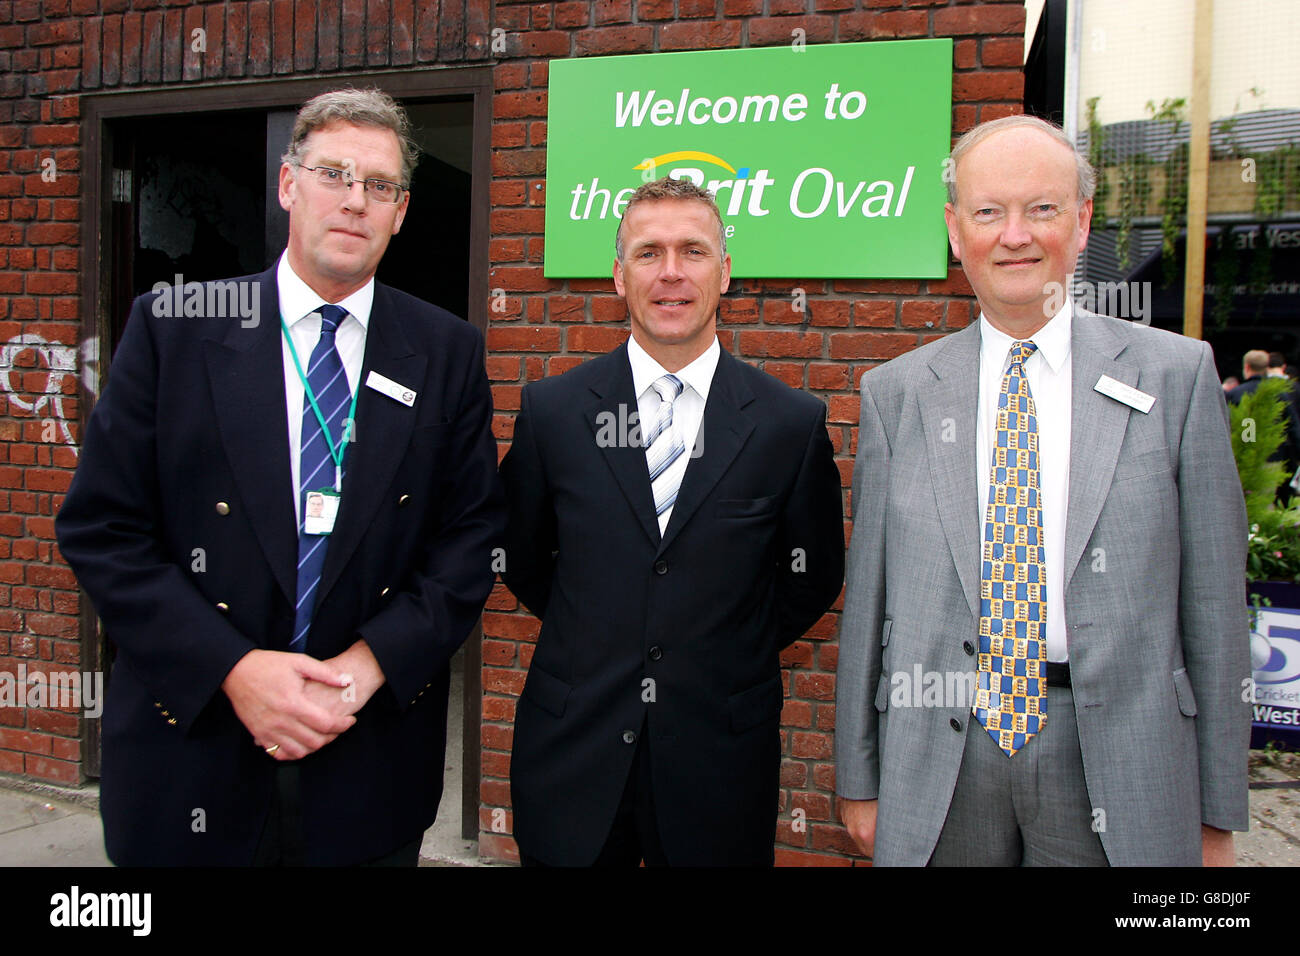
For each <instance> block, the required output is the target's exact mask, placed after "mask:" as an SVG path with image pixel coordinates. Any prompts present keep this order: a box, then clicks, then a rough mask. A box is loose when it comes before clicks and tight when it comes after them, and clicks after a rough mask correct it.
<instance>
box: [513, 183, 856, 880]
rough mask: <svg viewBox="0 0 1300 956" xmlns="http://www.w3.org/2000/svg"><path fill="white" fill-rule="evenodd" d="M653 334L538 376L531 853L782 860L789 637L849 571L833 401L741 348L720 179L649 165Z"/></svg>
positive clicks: (632, 861) (529, 483)
mask: <svg viewBox="0 0 1300 956" xmlns="http://www.w3.org/2000/svg"><path fill="white" fill-rule="evenodd" d="M616 253H617V259H616V260H615V263H614V284H615V287H616V288H617V290H618V292H619V294H620V295H622V296H623V297H624V299H626V301H627V306H628V312H629V313H630V316H631V325H632V338H631V339H630V340H629V341H628V343H627V344H626V345H624V346H621V347H619V348H618V349H615V350H614V351H613V352H611V353H609V354H608V355H604V356H602V357H600V358H597V359H594V360H593V361H591V362H588V363H587V364H585V365H583V366H581V367H580V368H576V369H573V370H572V371H570V372H568V373H566V374H565V375H562V376H559V377H558V378H549V379H544V380H543V381H540V382H534V383H533V384H531V385H529V386H527V387H526V388H525V389H524V392H523V400H522V407H521V410H520V412H519V416H518V418H517V419H516V422H515V433H514V442H513V444H512V445H511V448H510V452H509V454H507V455H506V458H505V460H504V461H503V462H502V474H503V476H504V479H505V484H506V490H507V494H506V497H507V500H508V502H509V521H508V522H507V535H506V538H507V545H506V568H505V572H504V577H505V581H506V584H507V585H508V586H509V587H510V589H511V590H512V591H514V593H515V594H516V595H517V596H518V597H519V599H520V600H521V601H522V602H523V603H524V604H525V605H527V607H528V609H529V610H530V611H532V612H533V613H534V614H536V615H537V616H538V617H540V618H541V619H542V631H541V635H540V637H539V638H538V643H537V653H536V654H535V655H534V657H533V660H532V663H531V665H530V666H529V670H528V681H527V683H526V684H525V685H524V692H523V696H522V697H521V698H520V701H519V707H518V710H517V712H516V715H515V737H514V747H513V752H512V756H511V764H510V784H511V795H512V800H513V806H514V813H515V819H514V823H515V827H514V830H515V838H516V840H517V841H518V844H519V851H520V856H521V860H522V862H523V863H524V864H526V865H529V864H537V865H550V866H586V865H590V864H594V865H597V866H635V865H637V864H638V863H640V862H641V861H643V860H644V861H645V862H646V864H647V865H674V866H700V865H742V866H762V865H766V866H770V865H771V864H772V862H773V843H774V841H775V835H776V813H777V800H778V777H779V772H780V763H781V739H780V716H781V708H782V701H783V691H782V685H781V668H780V663H779V655H780V653H781V650H782V649H783V648H785V647H786V646H787V645H789V644H790V643H791V642H793V641H794V640H796V639H797V638H799V637H800V636H801V635H802V634H803V633H804V632H805V631H806V630H807V629H808V628H809V627H810V626H812V625H813V624H814V623H815V622H816V621H817V619H818V618H819V617H820V616H821V615H822V614H823V613H824V612H825V611H826V609H827V608H828V607H830V605H831V603H832V602H833V601H834V600H835V598H836V596H837V595H838V594H839V592H840V588H841V586H842V585H843V582H844V516H843V510H842V506H841V492H840V478H839V471H838V470H837V469H836V467H835V463H834V460H833V458H832V452H831V443H830V439H829V437H828V436H827V434H826V406H825V405H824V404H823V403H822V402H821V401H819V400H818V399H817V398H815V397H813V396H811V395H808V394H807V393H804V392H800V391H797V390H795V389H792V388H790V387H789V386H787V385H785V384H783V383H781V382H780V381H778V380H777V379H775V378H773V377H772V376H770V375H767V374H765V373H763V372H760V371H758V370H756V369H754V368H752V367H751V366H749V365H747V364H745V363H744V362H741V361H738V360H737V359H735V358H733V357H732V356H731V355H730V354H728V353H727V352H726V351H725V350H723V349H722V348H720V346H719V343H718V338H717V334H716V331H715V323H716V316H717V308H718V297H719V295H720V294H721V293H722V292H724V291H726V288H727V283H728V281H729V278H730V271H731V258H730V257H729V256H728V255H727V249H726V242H725V236H724V233H723V227H722V220H721V217H720V216H719V215H718V210H717V206H716V205H715V203H714V201H713V198H712V196H710V194H709V193H707V192H705V191H704V190H702V189H698V188H697V187H695V186H694V185H692V184H691V183H690V182H684V181H677V180H670V179H668V180H660V181H658V182H655V183H649V184H647V185H645V186H642V187H641V188H640V189H639V190H638V191H637V192H636V193H635V194H634V195H633V196H632V198H631V199H630V200H629V202H628V204H627V206H626V207H625V211H624V215H623V219H622V221H621V224H620V228H619V233H618V240H617V242H616Z"/></svg>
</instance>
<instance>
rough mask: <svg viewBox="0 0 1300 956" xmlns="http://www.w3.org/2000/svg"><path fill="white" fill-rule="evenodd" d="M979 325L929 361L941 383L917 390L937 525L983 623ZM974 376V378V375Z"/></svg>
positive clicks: (950, 340)
mask: <svg viewBox="0 0 1300 956" xmlns="http://www.w3.org/2000/svg"><path fill="white" fill-rule="evenodd" d="M979 362H980V333H979V323H978V322H974V323H972V324H971V325H969V326H967V327H966V328H965V329H963V330H962V331H961V332H957V333H954V334H953V335H950V336H949V337H948V338H947V339H946V340H945V345H944V348H942V349H940V350H938V351H937V352H936V353H935V355H934V357H933V358H931V359H930V370H931V371H932V372H933V373H934V375H935V377H936V379H937V381H936V382H935V383H934V384H933V385H932V386H931V385H930V383H928V382H927V383H926V385H925V386H922V387H921V388H919V389H918V390H917V402H918V404H919V405H920V409H921V425H922V428H923V430H924V432H925V442H926V448H927V450H928V453H929V459H930V481H931V484H932V485H933V487H934V492H935V498H936V502H937V505H938V509H939V520H940V522H941V523H942V525H943V531H944V536H945V537H946V538H947V539H948V549H949V551H951V552H952V560H953V563H954V564H955V565H956V566H957V576H958V578H960V579H961V585H962V590H963V591H965V592H966V600H967V602H968V603H969V604H970V608H971V613H972V614H974V615H975V616H976V617H979V595H980V574H979V562H980V534H979V516H978V512H979V501H978V499H979V489H978V483H977V481H976V467H977V463H976V460H975V448H976V444H975V422H976V414H975V413H976V408H977V406H978V402H979V374H978V372H979ZM972 368H973V369H975V370H976V374H975V375H971V369H972Z"/></svg>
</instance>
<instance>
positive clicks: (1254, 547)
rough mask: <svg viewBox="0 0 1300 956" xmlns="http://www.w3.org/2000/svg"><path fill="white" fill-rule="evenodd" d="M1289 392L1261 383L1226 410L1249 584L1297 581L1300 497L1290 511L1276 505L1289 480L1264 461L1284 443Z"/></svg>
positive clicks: (1283, 384) (1274, 381)
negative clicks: (1245, 528)
mask: <svg viewBox="0 0 1300 956" xmlns="http://www.w3.org/2000/svg"><path fill="white" fill-rule="evenodd" d="M1290 388H1291V382H1290V381H1289V380H1288V379H1284V378H1266V379H1263V380H1262V381H1261V382H1260V383H1259V388H1258V389H1256V390H1255V391H1254V392H1253V393H1251V394H1248V395H1243V396H1242V398H1241V401H1240V402H1239V403H1238V404H1237V405H1230V406H1229V407H1228V418H1229V422H1230V427H1231V438H1232V454H1233V458H1235V459H1236V462H1237V475H1238V477H1239V478H1240V479H1241V490H1242V492H1243V494H1244V495H1245V499H1246V523H1247V524H1248V525H1249V527H1250V535H1249V538H1248V540H1247V552H1246V576H1247V577H1248V578H1249V579H1250V580H1252V581H1295V582H1300V498H1297V499H1294V500H1293V502H1292V504H1291V505H1290V506H1289V507H1284V506H1283V505H1282V504H1281V502H1279V501H1278V500H1277V490H1278V488H1279V487H1280V486H1281V485H1282V484H1283V483H1284V482H1287V481H1289V480H1290V479H1291V475H1290V474H1288V473H1287V470H1286V467H1285V466H1284V465H1283V464H1282V463H1281V462H1276V461H1269V458H1271V457H1272V456H1273V454H1274V453H1275V452H1276V451H1277V450H1278V448H1279V447H1281V445H1282V442H1283V441H1284V440H1285V439H1286V424H1285V422H1284V415H1285V412H1286V407H1285V401H1286V398H1285V395H1286V393H1287V392H1288V391H1289V390H1290Z"/></svg>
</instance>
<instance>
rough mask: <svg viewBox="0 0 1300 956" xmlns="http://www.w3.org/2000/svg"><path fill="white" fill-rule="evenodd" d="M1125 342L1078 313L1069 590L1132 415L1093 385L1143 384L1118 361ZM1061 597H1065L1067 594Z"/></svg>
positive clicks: (1074, 345) (1068, 524) (1074, 329)
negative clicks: (1106, 380) (1105, 378)
mask: <svg viewBox="0 0 1300 956" xmlns="http://www.w3.org/2000/svg"><path fill="white" fill-rule="evenodd" d="M1124 349H1125V343H1124V342H1123V341H1122V340H1121V339H1120V338H1119V337H1118V336H1117V335H1116V334H1115V333H1114V332H1112V331H1111V330H1110V329H1109V328H1107V326H1106V323H1104V322H1103V321H1102V320H1101V319H1100V318H1098V317H1097V316H1094V315H1092V314H1091V313H1088V312H1085V311H1083V310H1081V309H1076V310H1075V313H1074V324H1073V326H1072V328H1071V332H1070V352H1071V366H1072V371H1071V376H1072V381H1071V384H1070V397H1071V401H1070V409H1071V410H1070V415H1071V418H1070V493H1069V495H1070V497H1069V504H1068V505H1067V507H1066V517H1065V568H1064V575H1065V588H1066V589H1068V588H1069V586H1070V581H1071V580H1072V579H1073V577H1074V572H1075V570H1076V568H1077V567H1078V564H1079V560H1080V558H1081V557H1082V556H1083V549H1084V547H1086V546H1087V543H1088V539H1089V538H1090V537H1092V529H1093V528H1094V527H1096V524H1097V518H1098V517H1099V516H1100V515H1101V508H1102V505H1103V504H1105V501H1106V495H1107V493H1108V492H1109V491H1110V485H1111V479H1112V478H1113V477H1114V475H1115V465H1116V464H1117V463H1118V461H1119V450H1120V446H1121V445H1122V444H1123V442H1124V431H1125V429H1126V428H1127V426H1128V420H1129V415H1130V414H1133V413H1132V412H1131V410H1130V409H1129V407H1128V406H1127V405H1124V404H1123V403H1121V402H1117V401H1115V399H1113V398H1108V397H1106V396H1105V395H1102V394H1101V393H1100V392H1098V391H1096V389H1095V388H1094V386H1095V385H1096V384H1097V380H1098V379H1100V378H1101V377H1102V376H1103V375H1109V376H1110V377H1111V378H1113V379H1116V380H1117V381H1120V382H1123V383H1124V384H1126V385H1137V384H1138V369H1137V367H1136V366H1134V365H1127V364H1124V363H1123V362H1120V361H1118V356H1119V355H1120V354H1121V353H1122V352H1123V351H1124ZM1062 593H1065V592H1064V591H1063V592H1062Z"/></svg>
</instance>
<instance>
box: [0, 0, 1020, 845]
mask: <svg viewBox="0 0 1300 956" xmlns="http://www.w3.org/2000/svg"><path fill="white" fill-rule="evenodd" d="M1024 17H1025V13H1024V8H1023V5H1022V4H1021V3H1020V2H1018V0H1006V2H987V3H958V2H954V3H948V2H943V0H932V2H926V0H640V2H637V0H560V2H538V3H506V2H502V0H440V2H433V0H253V2H208V3H186V2H175V0H172V2H166V0H0V347H5V348H6V351H5V352H4V353H3V356H2V359H3V360H2V361H0V387H3V389H4V404H3V406H0V438H3V443H0V671H9V672H14V671H15V670H17V668H18V666H19V665H20V664H21V665H25V666H26V668H27V670H28V672H29V673H30V672H32V671H33V670H36V669H41V670H46V671H49V670H58V669H69V670H79V669H81V659H82V658H81V647H80V644H79V642H78V633H79V630H78V627H79V625H78V614H79V610H80V607H79V600H78V592H77V590H76V582H75V581H74V579H73V578H72V575H71V573H70V572H69V571H68V569H67V568H66V566H64V565H63V563H62V561H61V559H60V558H59V556H58V553H57V548H55V546H54V544H53V521H52V516H53V514H54V513H55V512H56V511H57V509H58V506H59V504H60V501H61V499H62V494H63V492H64V490H65V489H66V488H67V484H68V481H69V479H70V477H71V469H72V468H74V467H75V464H76V455H75V447H74V444H73V442H75V440H76V439H77V438H78V437H79V430H78V426H77V423H78V421H79V417H80V405H79V395H80V389H79V386H78V372H79V369H80V364H79V363H73V366H74V367H62V366H68V365H69V363H70V362H73V360H72V356H74V355H75V354H76V350H77V348H78V346H79V345H80V343H81V342H82V341H83V340H85V339H87V338H89V337H91V336H93V335H94V332H95V329H94V321H93V317H90V316H85V315H83V307H82V302H81V300H80V298H79V296H78V289H79V281H80V278H79V269H80V268H81V262H82V256H83V254H84V252H83V248H82V242H83V240H85V239H86V238H88V237H85V236H83V235H82V232H81V224H80V223H81V216H82V212H83V210H82V208H81V205H80V203H81V195H82V184H81V182H80V180H79V177H78V173H79V170H80V167H81V149H80V146H81V128H80V125H79V118H80V100H79V94H80V93H82V92H83V91H96V90H101V89H118V88H130V87H149V88H159V87H171V86H187V85H195V84H200V83H203V84H207V83H220V82H226V81H233V80H247V79H250V78H264V79H265V78H273V77H277V76H283V77H289V76H294V77H300V76H311V75H331V76H338V77H339V78H340V80H343V79H345V78H346V77H347V76H348V75H349V74H350V73H354V72H358V71H363V70H374V69H388V68H392V67H400V66H404V65H409V66H411V67H413V68H421V67H430V66H434V65H438V66H442V65H448V66H454V65H457V64H461V63H483V62H493V63H495V64H496V67H495V76H496V88H497V93H496V96H495V102H494V110H493V114H494V121H493V129H492V146H493V154H492V177H493V178H492V182H491V188H490V197H491V203H492V210H491V239H490V249H489V253H490V258H491V265H492V271H491V286H492V288H493V289H502V290H503V291H504V293H505V305H506V310H505V312H504V313H500V312H491V313H490V314H489V319H490V323H491V324H490V328H489V332H488V348H489V357H488V360H487V363H488V374H489V376H490V378H491V379H492V382H493V392H494V397H495V400H496V403H497V417H496V422H495V432H496V435H497V438H498V439H499V440H500V442H501V451H502V453H504V451H505V448H506V447H507V446H508V442H509V438H510V433H511V428H512V426H513V416H514V411H515V410H516V409H517V408H518V403H519V392H520V389H521V387H522V384H523V383H524V382H526V381H530V380H533V379H537V378H540V377H542V376H544V375H551V374H559V373H561V372H563V371H566V370H567V369H569V368H572V367H573V366H575V365H577V364H579V363H580V362H582V361H583V360H584V359H585V358H588V357H590V356H592V355H595V354H600V353H603V352H605V351H608V350H609V349H610V348H611V347H613V346H615V345H617V344H618V343H619V342H621V341H622V340H623V338H624V337H625V336H626V334H627V322H626V311H625V310H624V307H623V304H622V302H621V301H620V300H619V299H618V298H617V297H616V296H615V295H614V291H613V284H612V282H611V281H609V280H583V281H579V280H569V281H563V282H560V281H549V280H546V279H544V278H543V277H542V244H543V238H542V233H543V209H544V203H545V188H544V186H545V160H546V153H545V147H546V79H547V61H548V59H550V58H552V57H564V56H593V55H604V54H611V53H633V52H652V51H660V50H664V51H666V50H684V49H703V48H716V47H737V46H764V45H778V44H784V43H788V42H790V39H791V31H792V30H793V29H795V28H802V29H803V30H804V31H805V34H806V39H807V41H808V42H809V43H821V42H836V41H838V42H849V41H859V40H877V39H893V38H898V37H931V36H936V37H937V36H952V37H954V38H955V39H956V44H955V49H954V57H953V60H954V62H953V66H954V69H955V76H954V83H953V86H954V89H953V100H954V106H953V128H954V131H955V132H958V133H959V132H961V131H963V130H965V129H967V128H969V127H970V126H971V125H973V124H974V123H976V122H978V121H980V120H984V119H990V118H993V117H996V116H1002V115H1006V114H1009V113H1014V112H1019V110H1020V105H1019V104H1020V99H1021V94H1022V85H1023V81H1022V75H1021V70H1020V63H1021V51H1022V49H1023V46H1022V44H1023V40H1022V36H1023V31H1024ZM200 28H201V29H202V30H203V31H204V34H203V41H204V42H203V46H204V47H205V49H203V50H202V51H196V50H194V49H193V46H194V42H193V41H194V37H195V34H194V31H195V30H196V29H200ZM498 31H499V32H498ZM494 41H495V48H493V43H494ZM49 158H53V159H54V160H55V169H56V170H57V176H56V177H55V178H54V179H53V181H48V177H46V178H43V177H42V175H41V173H42V170H43V168H44V166H43V161H44V160H46V159H49ZM46 165H48V164H46ZM795 287H800V288H803V289H804V290H805V291H806V293H807V296H808V306H809V312H808V315H807V316H803V315H800V314H798V313H795V312H793V311H792V310H791V308H790V301H791V300H790V295H791V291H792V289H794V288H795ZM969 296H970V289H969V287H968V286H967V285H966V283H965V281H964V279H963V278H962V277H961V275H960V273H959V272H957V271H956V270H954V271H952V272H950V274H949V277H948V279H947V280H945V281H942V282H917V281H903V282H899V281H895V282H862V281H828V280H807V281H804V280H800V279H798V278H797V277H795V278H792V279H790V280H788V281H774V280H763V281H754V280H744V281H741V282H738V283H735V284H734V285H733V291H732V293H731V294H729V295H728V296H727V298H726V300H725V301H724V303H723V306H722V311H721V319H722V323H721V327H720V334H721V339H722V343H723V346H724V347H726V348H728V349H730V350H731V351H732V352H733V353H734V354H736V355H739V356H740V357H742V358H744V359H745V360H747V361H750V362H752V363H754V364H756V365H757V366H758V367H760V368H763V369H765V370H766V371H768V372H770V373H772V374H773V375H776V376H778V377H779V378H781V379H782V380H783V381H786V382H788V383H790V384H791V385H795V386H798V387H802V388H807V389H810V390H811V391H812V392H813V393H814V394H816V395H818V396H820V397H822V398H824V399H825V400H826V402H827V404H828V406H829V408H830V416H829V417H830V432H831V438H832V441H833V444H834V447H835V450H836V453H837V456H838V459H839V465H840V470H841V474H842V476H843V483H844V487H845V489H846V492H845V493H846V504H847V488H848V485H849V476H850V471H851V461H852V453H853V450H854V444H855V440H856V427H855V423H856V417H857V399H856V396H855V387H856V381H857V378H858V376H859V375H860V374H861V372H862V371H863V370H865V369H866V368H869V367H871V366H872V365H873V364H876V363H878V362H881V361H885V360H887V359H889V358H891V357H893V356H895V355H897V354H899V353H900V352H903V351H906V350H907V349H909V348H912V347H914V346H915V345H918V344H920V343H921V342H924V341H926V340H928V338H930V337H932V336H935V335H940V334H943V333H944V332H947V331H950V330H952V329H956V328H960V327H962V326H964V325H966V324H967V323H968V322H970V320H971V300H970V297H969ZM489 301H492V300H491V299H489ZM805 318H807V320H808V321H807V326H806V328H805V327H803V325H802V323H803V321H804V319H805ZM7 343H12V345H8V346H7ZM51 364H54V365H56V366H60V367H57V368H55V369H54V370H53V371H50V370H49V366H50V365H51ZM64 429H66V432H65V431H64ZM837 607H838V605H837ZM837 620H838V615H837V614H835V613H832V614H828V615H827V616H826V618H825V619H823V620H822V621H821V622H820V623H819V624H818V625H817V626H816V627H815V628H814V629H813V630H812V631H811V632H810V633H809V634H808V635H807V636H806V637H805V638H804V639H803V640H800V641H798V642H796V643H795V644H794V645H793V646H792V647H791V648H790V649H789V650H788V651H787V653H786V654H785V656H784V661H783V663H784V664H785V666H786V678H787V681H786V683H787V693H788V700H787V703H786V708H785V713H784V724H785V729H784V730H783V742H784V743H783V746H784V754H785V756H784V760H783V765H782V787H783V789H782V792H781V806H782V817H781V824H780V833H779V834H778V841H779V842H778V847H779V848H778V859H779V860H780V861H781V862H785V863H816V864H837V863H845V862H847V861H848V857H847V856H846V855H845V854H844V851H845V850H846V849H847V847H848V843H847V839H846V837H845V834H844V832H843V830H842V829H841V828H839V827H838V826H836V825H835V824H834V823H832V822H831V821H832V816H833V810H834V808H833V793H834V766H833V763H832V762H831V750H832V748H831V741H832V736H831V735H832V731H833V729H834V722H835V715H834V710H835V707H834V692H835V683H834V682H835V654H836V645H835V631H836V626H837ZM537 632H538V624H537V622H536V620H535V619H533V618H532V617H531V616H529V615H527V614H526V613H524V612H522V611H519V610H518V609H517V606H516V602H515V601H514V599H513V597H512V596H511V595H510V593H509V592H508V591H507V590H505V589H504V588H503V587H502V586H500V585H498V586H497V588H496V589H495V591H494V592H493V595H492V597H491V599H490V600H489V603H488V609H487V612H486V614H485V616H484V635H485V636H484V642H483V672H482V678H483V687H484V699H483V722H484V724H483V731H482V745H483V754H482V768H483V780H482V806H481V808H480V825H481V828H482V833H481V843H480V846H481V850H482V852H483V853H484V855H486V856H491V857H498V858H513V857H514V854H515V849H514V844H513V841H512V840H511V839H510V837H509V835H508V831H509V824H510V816H509V750H510V740H511V731H512V721H513V718H514V707H515V699H516V697H517V695H518V694H519V692H520V690H521V689H522V687H523V682H524V676H525V668H526V667H527V665H528V662H529V660H530V659H531V656H532V651H533V646H534V644H533V642H534V641H535V640H536V637H537ZM79 734H80V722H79V717H78V716H77V713H76V712H75V711H71V710H68V711H57V710H48V709H30V710H29V709H22V708H0V773H13V774H23V775H26V776H29V777H33V778H36V779H41V780H50V781H56V782H62V783H73V784H75V783H77V782H79V781H80V780H81V778H82V773H81V752H80V741H79ZM794 808H802V809H803V810H804V811H805V815H806V828H804V829H803V830H802V831H801V832H795V830H794V828H793V825H792V824H793V822H794V819H793V817H792V815H791V812H790V811H791V810H792V809H794ZM494 811H496V813H494ZM501 811H505V812H504V813H502V812H501ZM497 820H503V822H504V824H505V832H500V831H499V829H494V827H493V823H494V822H496V821H497Z"/></svg>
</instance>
